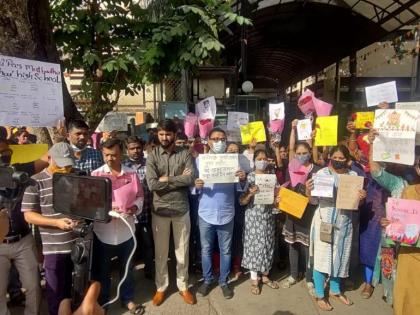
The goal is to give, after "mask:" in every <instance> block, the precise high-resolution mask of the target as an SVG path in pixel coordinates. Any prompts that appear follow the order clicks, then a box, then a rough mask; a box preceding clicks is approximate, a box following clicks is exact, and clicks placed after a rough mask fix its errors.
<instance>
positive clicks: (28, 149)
mask: <svg viewBox="0 0 420 315" xmlns="http://www.w3.org/2000/svg"><path fill="white" fill-rule="evenodd" d="M10 149H12V150H13V154H12V162H11V164H16V163H28V162H32V161H35V160H38V159H39V158H41V157H42V156H43V155H44V154H45V153H47V152H48V144H18V145H11V146H10Z"/></svg>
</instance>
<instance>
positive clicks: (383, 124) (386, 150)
mask: <svg viewBox="0 0 420 315" xmlns="http://www.w3.org/2000/svg"><path fill="white" fill-rule="evenodd" d="M417 116H418V113H417V111H413V110H402V109H378V110H376V111H375V122H374V128H375V129H376V130H377V131H378V132H379V135H378V136H377V137H376V138H375V141H374V143H373V160H374V161H381V162H393V163H399V164H406V165H412V164H413V163H414V157H415V137H416V128H417Z"/></svg>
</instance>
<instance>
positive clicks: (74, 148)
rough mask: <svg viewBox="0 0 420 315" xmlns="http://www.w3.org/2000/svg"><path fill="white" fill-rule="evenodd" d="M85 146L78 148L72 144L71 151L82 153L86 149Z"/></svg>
mask: <svg viewBox="0 0 420 315" xmlns="http://www.w3.org/2000/svg"><path fill="white" fill-rule="evenodd" d="M86 147H87V146H84V147H83V148H79V147H78V146H76V145H74V144H72V145H71V148H72V149H73V151H74V152H82V151H83V150H84V149H86Z"/></svg>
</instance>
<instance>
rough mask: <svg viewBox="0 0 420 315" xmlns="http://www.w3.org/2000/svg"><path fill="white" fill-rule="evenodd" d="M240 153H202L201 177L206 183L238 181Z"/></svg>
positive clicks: (200, 163) (200, 162) (199, 164)
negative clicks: (236, 174)
mask: <svg viewBox="0 0 420 315" xmlns="http://www.w3.org/2000/svg"><path fill="white" fill-rule="evenodd" d="M238 170H239V159H238V154H200V157H199V158H198V171H199V177H200V179H202V180H203V181H204V183H206V184H221V183H237V182H238V181H239V179H238V177H237V176H235V173H236V172H237V171H238Z"/></svg>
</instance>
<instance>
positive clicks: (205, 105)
mask: <svg viewBox="0 0 420 315" xmlns="http://www.w3.org/2000/svg"><path fill="white" fill-rule="evenodd" d="M216 111H217V106H216V99H215V98H214V96H210V97H207V98H205V99H204V100H202V101H200V102H198V103H197V104H195V113H196V114H197V115H198V119H199V120H206V119H211V120H214V119H215V118H216Z"/></svg>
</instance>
